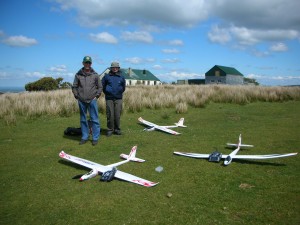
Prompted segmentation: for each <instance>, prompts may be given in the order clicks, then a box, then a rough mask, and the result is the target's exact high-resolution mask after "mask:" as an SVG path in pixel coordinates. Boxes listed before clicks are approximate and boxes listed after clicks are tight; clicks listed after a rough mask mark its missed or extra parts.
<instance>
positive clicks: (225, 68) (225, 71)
mask: <svg viewBox="0 0 300 225" xmlns="http://www.w3.org/2000/svg"><path fill="white" fill-rule="evenodd" d="M216 70H221V71H222V72H223V73H222V75H223V74H224V75H226V74H230V75H238V76H243V74H242V73H240V72H239V71H238V70H236V69H235V68H233V67H228V66H219V65H215V66H214V67H213V68H211V69H210V70H209V71H207V72H206V73H205V75H206V76H214V74H215V73H214V71H216Z"/></svg>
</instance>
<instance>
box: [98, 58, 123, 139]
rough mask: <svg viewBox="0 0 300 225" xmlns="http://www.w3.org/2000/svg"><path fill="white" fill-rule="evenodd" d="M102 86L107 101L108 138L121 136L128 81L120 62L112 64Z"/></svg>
mask: <svg viewBox="0 0 300 225" xmlns="http://www.w3.org/2000/svg"><path fill="white" fill-rule="evenodd" d="M102 86H103V92H104V94H105V101H106V117H107V137H109V136H111V135H112V134H113V133H114V134H116V135H121V128H120V117H121V112H122V104H123V100H122V98H123V93H124V91H125V87H126V81H125V78H124V76H123V75H122V71H120V64H119V63H118V62H112V63H111V67H110V71H109V73H107V74H105V76H104V77H103V78H102Z"/></svg>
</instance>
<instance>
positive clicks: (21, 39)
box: [2, 35, 38, 47]
mask: <svg viewBox="0 0 300 225" xmlns="http://www.w3.org/2000/svg"><path fill="white" fill-rule="evenodd" d="M2 42H3V43H4V44H6V45H9V46H12V47H29V46H32V45H36V44H38V42H37V40H35V39H34V38H28V37H25V36H23V35H19V36H10V37H8V38H6V39H4V40H3V41H2Z"/></svg>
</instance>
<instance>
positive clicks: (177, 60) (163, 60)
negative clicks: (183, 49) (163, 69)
mask: <svg viewBox="0 0 300 225" xmlns="http://www.w3.org/2000/svg"><path fill="white" fill-rule="evenodd" d="M161 61H162V62H163V63H179V62H180V59H178V58H173V59H162V60H161Z"/></svg>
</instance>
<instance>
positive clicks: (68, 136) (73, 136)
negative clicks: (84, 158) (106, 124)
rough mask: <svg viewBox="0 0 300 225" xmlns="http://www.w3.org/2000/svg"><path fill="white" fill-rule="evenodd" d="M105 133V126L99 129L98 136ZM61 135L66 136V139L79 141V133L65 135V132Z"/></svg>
mask: <svg viewBox="0 0 300 225" xmlns="http://www.w3.org/2000/svg"><path fill="white" fill-rule="evenodd" d="M106 133H107V129H105V128H103V129H102V128H101V130H100V136H101V135H106ZM90 136H91V135H90ZM62 137H63V138H66V139H69V140H73V141H80V140H81V134H78V135H66V134H63V135H62Z"/></svg>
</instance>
